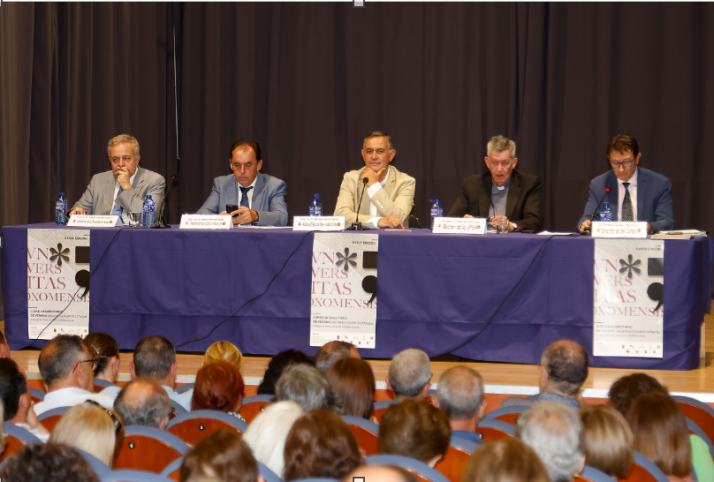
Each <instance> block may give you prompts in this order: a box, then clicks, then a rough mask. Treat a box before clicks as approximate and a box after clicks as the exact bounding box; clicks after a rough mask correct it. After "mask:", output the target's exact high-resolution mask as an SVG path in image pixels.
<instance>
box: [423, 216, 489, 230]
mask: <svg viewBox="0 0 714 482" xmlns="http://www.w3.org/2000/svg"><path fill="white" fill-rule="evenodd" d="M486 224H487V220H486V219H484V218H434V231H433V232H434V233H435V234H486Z"/></svg>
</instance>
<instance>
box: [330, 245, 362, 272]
mask: <svg viewBox="0 0 714 482" xmlns="http://www.w3.org/2000/svg"><path fill="white" fill-rule="evenodd" d="M335 254H337V258H338V259H339V261H337V263H335V265H337V266H339V265H343V266H342V269H343V270H344V271H349V270H350V265H352V266H357V262H356V261H353V259H354V258H356V257H357V253H352V254H350V248H345V254H342V253H335Z"/></svg>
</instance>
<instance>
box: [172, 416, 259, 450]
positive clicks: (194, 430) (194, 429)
mask: <svg viewBox="0 0 714 482" xmlns="http://www.w3.org/2000/svg"><path fill="white" fill-rule="evenodd" d="M220 429H225V430H232V431H235V432H238V433H240V434H242V433H244V432H245V431H246V430H248V424H247V423H245V422H244V421H243V420H241V419H239V418H238V417H236V416H234V415H230V414H228V413H225V412H219V411H218V410H196V411H195V412H187V413H184V414H183V415H179V416H178V417H176V418H174V419H173V420H171V421H170V422H169V424H168V426H167V427H166V430H167V431H168V432H169V433H172V434H174V435H176V436H177V437H178V438H180V439H181V440H183V441H184V442H186V443H187V444H189V445H195V444H196V443H197V442H198V441H199V440H201V439H202V438H204V437H208V436H209V435H211V434H212V433H213V432H215V431H216V430H220Z"/></svg>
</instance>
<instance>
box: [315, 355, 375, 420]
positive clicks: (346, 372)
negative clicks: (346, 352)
mask: <svg viewBox="0 0 714 482" xmlns="http://www.w3.org/2000/svg"><path fill="white" fill-rule="evenodd" d="M327 379H328V380H329V382H330V387H332V392H333V393H334V394H335V395H336V396H337V398H338V400H339V401H338V404H339V405H340V408H341V410H342V415H351V416H353V417H360V418H366V419H369V418H370V417H371V416H372V413H373V412H374V390H375V385H374V373H373V372H372V366H371V365H370V364H369V363H367V362H366V361H364V360H362V359H359V358H342V359H340V360H337V361H336V362H335V363H333V364H332V366H331V367H330V368H329V369H328V370H327Z"/></svg>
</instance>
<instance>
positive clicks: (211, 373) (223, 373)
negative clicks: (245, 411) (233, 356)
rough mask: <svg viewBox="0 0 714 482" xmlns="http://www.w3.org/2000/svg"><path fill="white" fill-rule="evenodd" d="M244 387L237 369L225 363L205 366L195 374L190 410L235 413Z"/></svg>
mask: <svg viewBox="0 0 714 482" xmlns="http://www.w3.org/2000/svg"><path fill="white" fill-rule="evenodd" d="M244 388H245V385H244V383H243V377H242V376H241V374H240V372H239V371H238V369H237V368H236V367H235V366H233V365H231V364H230V363H228V362H226V361H218V362H215V363H211V364H210V365H205V366H203V367H202V368H201V369H199V370H198V373H196V384H195V386H194V389H193V399H192V400H191V410H204V409H208V410H220V411H222V412H237V411H238V409H239V408H240V404H241V400H242V399H243V390H244Z"/></svg>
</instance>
